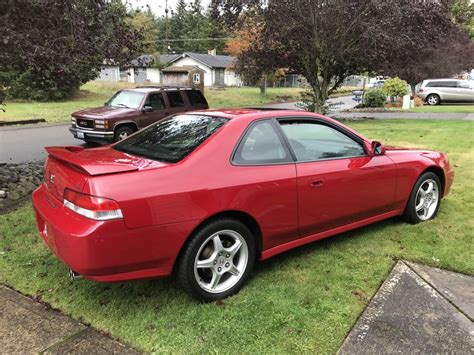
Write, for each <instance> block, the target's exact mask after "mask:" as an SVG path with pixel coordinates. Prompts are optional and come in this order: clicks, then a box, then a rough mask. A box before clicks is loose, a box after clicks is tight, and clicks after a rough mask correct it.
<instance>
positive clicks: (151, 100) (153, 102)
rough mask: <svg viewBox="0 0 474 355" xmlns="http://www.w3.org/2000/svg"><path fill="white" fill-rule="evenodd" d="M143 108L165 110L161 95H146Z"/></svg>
mask: <svg viewBox="0 0 474 355" xmlns="http://www.w3.org/2000/svg"><path fill="white" fill-rule="evenodd" d="M145 106H151V107H153V109H154V110H162V109H164V108H165V101H164V100H163V95H162V94H161V93H152V94H150V95H148V99H147V100H146V103H145Z"/></svg>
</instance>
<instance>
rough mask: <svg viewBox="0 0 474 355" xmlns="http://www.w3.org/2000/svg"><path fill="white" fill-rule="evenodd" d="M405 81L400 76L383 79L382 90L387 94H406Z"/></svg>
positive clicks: (396, 95)
mask: <svg viewBox="0 0 474 355" xmlns="http://www.w3.org/2000/svg"><path fill="white" fill-rule="evenodd" d="M407 85H408V84H407V82H406V81H405V80H402V79H400V78H391V79H387V80H385V83H384V84H383V89H382V90H383V91H384V92H385V94H386V95H387V96H390V97H398V96H403V95H406V93H407Z"/></svg>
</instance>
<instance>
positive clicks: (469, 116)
mask: <svg viewBox="0 0 474 355" xmlns="http://www.w3.org/2000/svg"><path fill="white" fill-rule="evenodd" d="M330 116H331V117H333V118H338V119H341V118H343V119H344V118H345V119H348V118H376V119H382V120H383V119H394V118H406V119H413V120H462V121H474V113H459V112H446V113H442V112H334V113H333V114H330Z"/></svg>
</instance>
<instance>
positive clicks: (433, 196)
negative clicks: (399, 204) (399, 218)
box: [404, 172, 441, 223]
mask: <svg viewBox="0 0 474 355" xmlns="http://www.w3.org/2000/svg"><path fill="white" fill-rule="evenodd" d="M440 201H441V182H440V181H439V178H438V176H437V175H436V174H434V173H431V172H428V173H424V174H423V175H421V176H420V178H419V179H418V181H417V182H416V184H415V186H414V187H413V190H412V192H411V194H410V198H409V200H408V204H407V206H406V209H405V213H404V217H405V219H406V220H407V221H408V222H411V223H419V222H424V221H427V220H429V219H432V218H434V217H435V216H436V214H437V213H438V209H439V204H440Z"/></svg>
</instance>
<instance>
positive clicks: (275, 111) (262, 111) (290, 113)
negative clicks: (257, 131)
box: [183, 107, 328, 120]
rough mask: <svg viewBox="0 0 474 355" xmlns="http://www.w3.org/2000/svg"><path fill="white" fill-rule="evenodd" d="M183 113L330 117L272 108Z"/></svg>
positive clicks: (229, 117)
mask: <svg viewBox="0 0 474 355" xmlns="http://www.w3.org/2000/svg"><path fill="white" fill-rule="evenodd" d="M183 114H190V115H191V114H200V115H208V116H214V117H222V118H227V119H239V120H241V119H248V120H254V119H257V118H270V117H295V116H297V117H319V118H324V119H328V117H325V116H322V115H320V114H317V113H314V112H307V111H303V110H280V109H272V108H264V107H263V108H236V107H231V108H220V109H208V110H198V111H188V112H185V113H183Z"/></svg>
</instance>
